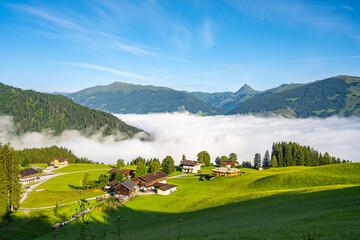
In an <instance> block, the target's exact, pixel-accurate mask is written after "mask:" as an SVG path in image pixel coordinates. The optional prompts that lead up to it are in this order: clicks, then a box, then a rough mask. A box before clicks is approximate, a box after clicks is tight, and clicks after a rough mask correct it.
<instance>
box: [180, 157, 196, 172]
mask: <svg viewBox="0 0 360 240" xmlns="http://www.w3.org/2000/svg"><path fill="white" fill-rule="evenodd" d="M180 167H181V168H182V172H184V173H198V172H199V171H200V167H201V162H198V161H191V160H183V161H182V162H181V163H180Z"/></svg>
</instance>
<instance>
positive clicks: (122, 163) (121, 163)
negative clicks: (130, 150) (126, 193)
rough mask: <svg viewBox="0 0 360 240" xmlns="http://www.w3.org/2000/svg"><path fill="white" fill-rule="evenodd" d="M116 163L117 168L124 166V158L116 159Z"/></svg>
mask: <svg viewBox="0 0 360 240" xmlns="http://www.w3.org/2000/svg"><path fill="white" fill-rule="evenodd" d="M116 165H117V167H118V168H120V169H121V168H124V166H125V161H124V159H118V160H117V162H116Z"/></svg>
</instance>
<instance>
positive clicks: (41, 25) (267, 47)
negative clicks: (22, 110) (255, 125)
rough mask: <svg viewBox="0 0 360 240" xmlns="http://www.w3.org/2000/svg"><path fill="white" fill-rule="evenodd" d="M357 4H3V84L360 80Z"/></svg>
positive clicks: (230, 87)
mask: <svg viewBox="0 0 360 240" xmlns="http://www.w3.org/2000/svg"><path fill="white" fill-rule="evenodd" d="M359 16H360V3H359V2H358V1H329V0H328V1H285V0H272V1H246V0H243V1H240V0H239V1H235V0H226V1H210V0H209V1H205V0H198V1H197V0H190V1H165V0H161V1H160V0H158V1H157V0H149V1H146V0H142V1H115V0H113V1H112V0H102V1H95V0H93V1H81V0H79V1H50V0H47V1H41V0H36V1H6V0H2V1H0V36H1V37H0V82H3V83H5V84H9V85H13V86H16V87H21V88H24V89H35V90H38V91H47V92H53V91H67V92H68V91H76V90H80V89H83V88H86V87H90V86H94V85H106V84H110V83H112V82H114V81H124V82H130V83H137V84H151V85H158V86H168V87H172V88H175V89H178V90H189V91H196V90H198V91H208V92H215V91H236V90H238V89H239V88H240V87H241V86H242V85H243V84H245V83H247V84H249V85H250V86H252V87H253V88H255V89H257V90H264V89H268V88H271V87H276V86H278V85H280V84H283V83H292V82H293V83H297V82H299V83H304V82H309V81H314V80H318V79H324V78H327V77H331V76H335V75H341V74H346V75H354V76H360V17H359Z"/></svg>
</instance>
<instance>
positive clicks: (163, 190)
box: [154, 183, 177, 195]
mask: <svg viewBox="0 0 360 240" xmlns="http://www.w3.org/2000/svg"><path fill="white" fill-rule="evenodd" d="M154 186H155V188H156V193H157V194H160V195H169V194H170V193H173V192H175V191H176V187H177V186H176V185H172V184H168V183H155V185H154Z"/></svg>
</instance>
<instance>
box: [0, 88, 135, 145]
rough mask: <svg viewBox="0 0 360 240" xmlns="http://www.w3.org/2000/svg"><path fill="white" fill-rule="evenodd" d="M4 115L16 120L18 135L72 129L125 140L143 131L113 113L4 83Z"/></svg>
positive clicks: (0, 107) (0, 94)
mask: <svg viewBox="0 0 360 240" xmlns="http://www.w3.org/2000/svg"><path fill="white" fill-rule="evenodd" d="M0 115H9V116H12V117H13V120H14V122H15V123H16V124H17V134H22V133H25V132H32V131H36V132H40V131H42V130H45V129H49V130H51V131H52V132H53V134H54V135H59V134H60V133H62V132H63V131H64V130H70V129H72V130H78V131H80V132H81V133H82V134H84V135H86V136H89V135H92V134H94V133H96V132H99V131H100V130H101V131H103V135H104V136H107V135H111V134H117V133H120V134H117V135H118V136H120V135H121V137H119V139H121V138H126V137H132V136H133V135H134V134H136V133H138V132H140V131H141V130H140V129H138V128H135V127H133V126H129V125H127V124H126V123H124V122H123V121H121V120H119V119H118V118H117V117H115V116H113V115H111V114H109V113H106V112H102V111H97V110H91V109H89V108H87V107H84V106H81V105H79V104H76V103H74V102H73V101H71V100H70V99H68V98H66V97H64V96H61V95H52V94H44V93H39V92H35V91H32V90H21V89H20V88H15V87H11V86H7V85H4V84H2V83H0Z"/></svg>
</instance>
